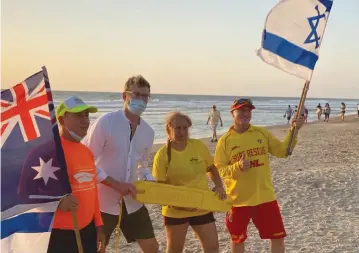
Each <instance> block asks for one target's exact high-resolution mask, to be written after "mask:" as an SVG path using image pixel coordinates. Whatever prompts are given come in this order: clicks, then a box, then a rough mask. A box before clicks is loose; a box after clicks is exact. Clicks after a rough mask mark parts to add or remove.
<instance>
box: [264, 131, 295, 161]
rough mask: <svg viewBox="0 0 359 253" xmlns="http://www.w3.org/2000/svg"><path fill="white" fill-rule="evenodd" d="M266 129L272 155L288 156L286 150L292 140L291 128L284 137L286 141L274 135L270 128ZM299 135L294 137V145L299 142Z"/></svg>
mask: <svg viewBox="0 0 359 253" xmlns="http://www.w3.org/2000/svg"><path fill="white" fill-rule="evenodd" d="M265 131H266V135H267V140H268V149H269V150H268V151H269V153H270V154H271V155H273V156H276V157H279V158H286V157H287V155H286V151H287V148H288V145H289V142H290V134H291V131H292V130H291V129H290V130H289V131H288V134H287V136H286V137H285V138H284V141H280V140H279V139H278V138H277V137H275V136H273V135H272V133H271V132H270V131H268V130H265ZM297 141H298V139H297V137H296V138H295V139H294V146H295V145H296V144H297Z"/></svg>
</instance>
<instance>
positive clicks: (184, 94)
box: [51, 89, 359, 100]
mask: <svg viewBox="0 0 359 253" xmlns="http://www.w3.org/2000/svg"><path fill="white" fill-rule="evenodd" d="M51 90H52V91H56V92H57V91H59V92H89V93H114V94H116V93H118V94H121V93H122V91H118V92H114V91H93V90H91V91H84V90H72V91H70V90H54V89H51ZM151 94H153V95H172V96H173V95H180V96H181V95H183V96H210V97H216V96H217V97H218V96H219V97H239V96H233V95H213V94H186V93H182V94H177V93H151ZM242 97H248V98H293V99H297V98H298V99H300V96H298V97H292V96H288V97H286V96H251V95H245V96H242ZM307 98H310V99H334V100H340V99H345V100H359V98H344V97H338V98H335V97H311V96H307Z"/></svg>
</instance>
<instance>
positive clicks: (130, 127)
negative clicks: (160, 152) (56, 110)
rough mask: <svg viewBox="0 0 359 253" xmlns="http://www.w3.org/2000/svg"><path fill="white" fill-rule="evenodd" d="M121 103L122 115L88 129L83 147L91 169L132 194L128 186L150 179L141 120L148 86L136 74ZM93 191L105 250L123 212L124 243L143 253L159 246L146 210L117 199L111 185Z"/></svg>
mask: <svg viewBox="0 0 359 253" xmlns="http://www.w3.org/2000/svg"><path fill="white" fill-rule="evenodd" d="M122 98H123V101H124V107H123V110H119V111H115V112H111V113H108V114H106V115H103V116H101V117H100V118H98V119H97V120H96V121H95V122H94V123H93V124H92V125H91V126H90V128H89V131H88V133H87V136H86V137H85V139H84V141H83V143H84V144H85V145H87V146H88V147H89V148H90V149H91V150H92V152H93V153H94V156H95V159H96V166H97V167H98V168H100V169H102V170H103V171H104V173H106V174H108V175H109V176H111V177H113V178H114V179H116V180H118V181H119V182H120V183H122V184H123V185H124V187H125V188H127V189H128V191H127V193H131V192H133V191H135V189H134V186H133V185H132V183H133V182H135V181H137V180H153V178H152V176H151V172H150V171H149V169H148V159H149V154H150V152H151V149H152V144H153V140H154V131H153V129H152V128H151V127H150V126H149V125H148V124H147V122H146V121H144V120H143V119H142V118H141V115H142V113H143V112H144V111H145V109H146V107H147V103H148V101H149V99H150V84H149V83H148V82H147V80H146V79H145V78H143V77H142V76H140V75H139V76H133V77H130V78H129V79H128V80H127V82H126V84H125V87H124V92H123V93H122ZM98 188H99V199H100V208H101V212H102V219H103V222H104V231H105V235H106V245H107V244H108V242H109V239H110V237H111V234H112V232H113V231H114V230H115V228H116V226H117V225H118V223H119V214H120V208H122V209H121V212H122V215H121V223H120V228H121V230H122V233H123V235H124V237H125V238H126V240H127V242H128V243H131V242H137V243H138V244H139V246H140V248H141V250H142V252H145V253H157V252H158V243H157V240H156V238H155V234H154V231H153V227H152V222H151V219H150V216H149V213H148V210H147V208H146V207H145V205H143V204H142V203H140V202H138V201H136V200H134V199H133V198H132V197H131V196H130V195H129V194H127V195H126V193H124V194H119V192H118V191H117V190H116V189H114V188H113V187H111V186H107V185H105V184H99V185H98ZM116 232H119V231H116ZM115 250H117V249H115Z"/></svg>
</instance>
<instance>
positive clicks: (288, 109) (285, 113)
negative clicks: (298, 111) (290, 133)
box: [283, 105, 293, 124]
mask: <svg viewBox="0 0 359 253" xmlns="http://www.w3.org/2000/svg"><path fill="white" fill-rule="evenodd" d="M292 115H293V109H292V107H290V105H288V108H287V110H285V112H284V115H283V117H284V118H285V117H287V120H288V122H287V124H289V122H290V119H291V118H292Z"/></svg>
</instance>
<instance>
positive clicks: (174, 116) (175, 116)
mask: <svg viewBox="0 0 359 253" xmlns="http://www.w3.org/2000/svg"><path fill="white" fill-rule="evenodd" d="M178 118H183V119H185V120H186V121H187V123H188V127H191V126H192V120H191V118H190V117H188V116H187V115H186V114H183V113H181V112H171V113H170V114H169V115H168V117H167V119H166V133H167V147H168V145H169V144H170V142H171V139H170V129H171V128H172V127H173V121H174V120H176V119H178Z"/></svg>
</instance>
